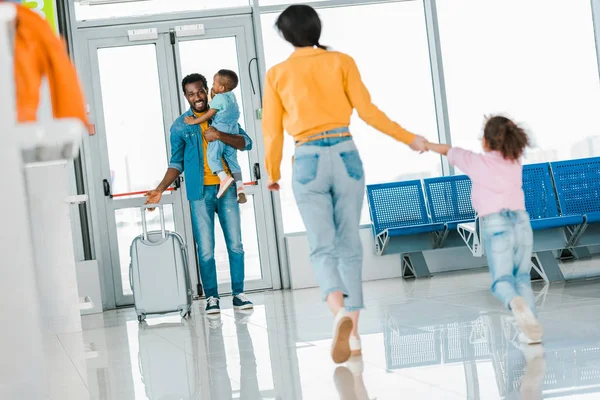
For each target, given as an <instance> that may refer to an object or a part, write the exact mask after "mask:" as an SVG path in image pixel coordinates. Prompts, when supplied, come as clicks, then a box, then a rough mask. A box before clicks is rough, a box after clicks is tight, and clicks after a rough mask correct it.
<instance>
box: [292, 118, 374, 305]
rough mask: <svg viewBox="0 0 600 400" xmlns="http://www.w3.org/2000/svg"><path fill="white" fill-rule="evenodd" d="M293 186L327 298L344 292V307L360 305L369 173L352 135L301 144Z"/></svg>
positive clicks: (318, 275) (296, 159)
mask: <svg viewBox="0 0 600 400" xmlns="http://www.w3.org/2000/svg"><path fill="white" fill-rule="evenodd" d="M346 132H347V129H346ZM292 187H293V189H294V195H295V197H296V203H298V209H299V210H300V215H301V216H302V220H303V221H304V225H305V226H306V233H307V235H308V241H309V244H310V250H311V255H310V257H311V262H312V265H313V268H314V270H315V275H316V277H317V281H318V283H319V286H320V287H321V290H322V292H323V298H324V299H326V298H327V296H328V295H329V294H330V293H332V292H336V291H341V292H342V293H343V294H344V296H345V297H346V298H345V301H344V303H345V307H346V310H348V311H354V310H359V309H362V308H363V291H362V243H361V240H360V236H359V229H358V227H359V224H360V213H361V209H362V205H363V197H364V194H365V177H364V171H363V164H362V161H361V159H360V156H359V154H358V150H357V149H356V145H355V144H354V141H353V140H352V138H351V137H339V138H327V139H322V140H318V141H314V142H308V143H305V144H303V145H301V146H300V147H297V148H296V154H295V157H294V166H293V179H292Z"/></svg>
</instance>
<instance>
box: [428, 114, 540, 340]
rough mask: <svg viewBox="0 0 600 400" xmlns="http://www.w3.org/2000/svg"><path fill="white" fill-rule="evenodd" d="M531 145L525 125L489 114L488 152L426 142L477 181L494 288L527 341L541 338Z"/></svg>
mask: <svg viewBox="0 0 600 400" xmlns="http://www.w3.org/2000/svg"><path fill="white" fill-rule="evenodd" d="M528 145H529V139H528V137H527V135H526V134H525V132H524V131H523V129H521V128H520V127H519V126H517V125H516V124H515V123H514V122H512V121H511V120H510V119H508V118H505V117H501V116H494V117H491V118H489V119H488V120H487V122H486V124H485V128H484V134H483V141H482V146H483V150H484V151H485V154H475V153H472V152H470V151H467V150H463V149H460V148H458V147H454V148H452V147H450V146H448V145H444V144H434V143H428V144H427V149H428V150H431V151H434V152H436V153H439V154H442V155H445V156H448V161H449V162H450V164H452V165H455V166H457V167H458V168H460V170H461V171H463V172H464V173H466V174H467V175H468V176H469V178H471V181H472V183H473V189H472V195H471V196H472V202H473V208H474V209H475V211H476V212H477V214H478V215H479V217H480V221H481V233H482V237H483V246H484V249H485V253H486V255H487V259H488V265H489V267H490V272H491V274H492V281H493V282H492V293H493V294H494V296H496V297H497V298H498V299H500V301H502V303H503V304H504V306H505V307H507V308H508V309H509V310H511V311H512V313H513V315H514V317H515V320H516V322H517V325H518V326H519V328H520V329H521V333H520V335H519V338H520V339H521V341H523V342H525V343H529V344H534V343H540V342H541V341H542V326H541V325H540V323H539V322H538V321H537V319H536V317H535V297H534V295H533V290H532V289H531V278H530V275H529V271H530V269H531V267H530V265H531V254H532V249H533V232H532V230H531V224H530V222H529V214H527V211H525V194H524V192H523V188H522V186H523V166H522V164H521V156H522V155H523V151H524V150H525V148H526V147H527V146H528Z"/></svg>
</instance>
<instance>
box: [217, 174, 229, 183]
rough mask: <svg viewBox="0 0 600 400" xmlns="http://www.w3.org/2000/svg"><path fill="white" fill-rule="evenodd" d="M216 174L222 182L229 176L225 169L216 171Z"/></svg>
mask: <svg viewBox="0 0 600 400" xmlns="http://www.w3.org/2000/svg"><path fill="white" fill-rule="evenodd" d="M217 176H218V177H219V179H220V180H221V182H223V181H224V180H225V179H227V178H228V177H229V175H227V172H225V171H219V172H217Z"/></svg>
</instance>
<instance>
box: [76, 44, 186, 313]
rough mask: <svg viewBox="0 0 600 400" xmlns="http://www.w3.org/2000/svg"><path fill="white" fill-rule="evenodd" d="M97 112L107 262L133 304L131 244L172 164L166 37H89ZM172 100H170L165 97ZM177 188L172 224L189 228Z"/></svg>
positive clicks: (171, 197)
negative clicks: (152, 192)
mask: <svg viewBox="0 0 600 400" xmlns="http://www.w3.org/2000/svg"><path fill="white" fill-rule="evenodd" d="M88 44H89V46H88V50H89V57H90V60H91V78H92V87H93V88H94V94H93V105H94V111H95V113H96V131H97V138H96V142H97V149H96V151H97V153H98V155H99V157H98V158H97V160H98V161H99V162H100V168H99V170H98V172H99V173H98V174H97V176H96V178H95V182H96V183H97V184H101V193H100V196H101V199H98V200H99V201H98V203H100V204H101V205H102V207H101V208H102V209H103V213H102V214H100V215H102V216H103V217H105V220H106V224H105V231H104V232H105V237H102V238H100V239H101V240H103V239H104V240H105V242H106V244H107V245H108V246H106V248H107V250H108V251H107V257H105V258H104V259H103V261H104V263H103V265H102V267H104V268H106V267H109V268H110V269H111V271H112V283H113V286H114V288H113V289H114V296H115V303H116V305H117V306H123V305H128V304H132V303H133V293H132V291H131V286H130V282H129V263H130V259H129V247H130V245H131V243H132V241H133V239H134V238H135V237H136V236H138V235H139V234H141V232H142V227H141V210H140V207H141V206H142V205H143V203H144V201H145V197H144V196H143V194H144V193H145V192H146V191H147V190H149V189H152V188H155V187H156V186H157V184H158V183H159V182H160V180H161V179H162V177H163V175H164V173H165V171H166V168H167V165H168V158H169V156H168V145H167V134H166V133H167V132H168V127H169V125H170V122H171V121H172V119H173V113H172V112H171V107H170V105H169V101H168V93H169V88H168V85H167V84H166V82H163V81H164V79H161V75H164V74H165V73H166V69H167V57H166V54H165V52H164V49H163V48H162V46H161V45H162V44H161V42H160V41H158V40H157V41H155V42H143V43H136V42H132V41H130V40H129V38H105V39H95V40H90V41H89V43H88ZM165 99H166V100H167V101H165ZM177 189H179V188H176V187H173V188H172V190H170V191H168V192H167V193H166V194H165V196H164V197H163V199H164V200H163V201H162V202H163V207H164V211H165V220H166V226H167V229H169V230H173V231H183V230H184V228H185V224H184V212H183V196H182V190H177ZM158 217H159V215H158V213H152V214H149V215H148V223H149V226H148V228H149V229H150V230H154V229H160V222H159V218H158Z"/></svg>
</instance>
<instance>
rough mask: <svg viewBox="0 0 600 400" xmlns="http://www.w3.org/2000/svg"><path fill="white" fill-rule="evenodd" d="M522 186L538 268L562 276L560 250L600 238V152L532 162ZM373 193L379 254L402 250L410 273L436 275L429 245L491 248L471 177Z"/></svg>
mask: <svg viewBox="0 0 600 400" xmlns="http://www.w3.org/2000/svg"><path fill="white" fill-rule="evenodd" d="M523 190H524V192H525V203H526V209H527V211H528V212H529V215H530V218H531V226H532V228H533V230H534V232H535V244H534V251H535V252H536V255H535V259H534V266H537V268H536V271H538V273H539V275H540V276H541V277H542V278H544V279H546V280H562V279H564V277H563V276H562V273H561V272H560V268H559V267H558V263H557V261H556V257H555V256H554V253H555V252H556V251H562V250H564V249H572V248H573V247H575V246H590V245H594V244H600V200H599V198H600V157H598V158H588V159H579V160H569V161H561V162H554V163H540V164H530V165H525V166H524V167H523ZM367 197H368V203H369V211H370V215H371V222H372V230H373V235H374V238H375V248H376V252H377V254H378V255H382V254H384V253H400V254H401V257H402V269H403V276H407V277H408V276H415V277H420V276H429V275H430V274H429V269H428V268H427V264H426V263H425V259H424V257H423V254H422V252H423V251H428V250H435V249H439V248H449V247H458V246H464V244H465V243H466V244H467V246H468V247H469V249H470V250H471V251H472V253H473V255H475V256H482V255H483V253H484V249H483V246H482V245H481V240H480V237H479V232H478V224H477V223H476V222H475V221H476V215H475V211H474V210H473V208H472V206H471V181H470V179H469V178H468V177H467V176H465V175H459V176H446V177H439V178H430V179H425V180H423V181H421V180H411V181H403V182H394V183H386V184H378V185H369V186H367ZM542 264H544V265H543V267H542Z"/></svg>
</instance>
